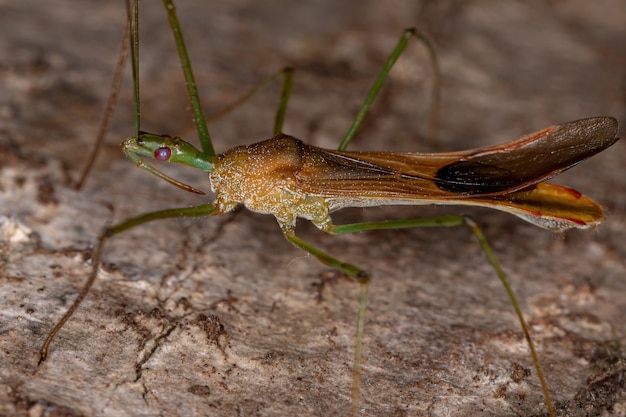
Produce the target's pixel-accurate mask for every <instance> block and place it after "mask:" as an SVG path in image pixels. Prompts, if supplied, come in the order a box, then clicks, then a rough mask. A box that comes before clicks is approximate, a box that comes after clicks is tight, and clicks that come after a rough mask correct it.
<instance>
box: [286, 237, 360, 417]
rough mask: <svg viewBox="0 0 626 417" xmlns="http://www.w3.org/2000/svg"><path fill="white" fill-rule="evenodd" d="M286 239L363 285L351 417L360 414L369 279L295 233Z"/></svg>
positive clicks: (350, 265)
mask: <svg viewBox="0 0 626 417" xmlns="http://www.w3.org/2000/svg"><path fill="white" fill-rule="evenodd" d="M283 233H284V235H285V238H286V239H287V240H288V241H289V242H291V243H292V244H293V245H294V246H296V247H298V248H300V249H302V250H303V251H305V252H308V253H310V254H311V255H313V256H315V257H316V258H317V259H318V260H319V261H320V262H322V263H323V264H326V265H328V266H330V267H333V268H335V269H338V270H340V271H342V272H344V273H345V274H347V275H350V276H352V277H354V278H356V279H357V280H358V281H359V284H360V285H361V289H360V294H359V315H358V319H357V330H356V344H355V348H354V368H353V370H352V410H351V414H350V415H351V416H356V415H357V414H358V407H359V396H360V392H361V357H362V352H363V331H364V328H365V307H366V304H367V289H368V282H369V278H368V276H367V273H366V272H365V271H363V270H362V269H360V268H358V267H356V266H354V265H352V264H350V263H347V262H343V261H341V260H339V259H337V258H335V257H333V256H331V255H329V254H327V253H326V252H324V251H323V250H321V249H318V248H316V247H315V246H313V245H311V244H310V243H308V242H306V241H304V240H302V239H300V238H299V237H298V236H296V234H295V233H294V232H293V231H284V232H283Z"/></svg>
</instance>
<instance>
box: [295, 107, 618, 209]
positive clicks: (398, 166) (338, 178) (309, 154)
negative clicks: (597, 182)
mask: <svg viewBox="0 0 626 417" xmlns="http://www.w3.org/2000/svg"><path fill="white" fill-rule="evenodd" d="M616 135H617V121H616V120H615V119H613V118H610V117H597V118H591V119H583V120H578V121H575V122H570V123H566V124H563V125H558V126H552V127H549V128H547V129H544V130H542V131H539V132H536V133H533V134H530V135H527V136H524V137H522V138H519V139H517V140H515V141H512V142H509V143H506V144H502V145H497V146H491V147H485V148H479V149H474V150H470V151H463V152H451V153H437V154H426V153H422V154H420V153H394V152H339V151H329V150H325V149H320V148H315V147H311V146H307V145H304V146H305V149H304V155H303V166H302V169H300V170H299V171H298V173H297V174H296V177H297V179H298V183H299V185H300V186H301V187H302V189H303V190H304V191H306V192H308V193H311V194H315V195H322V196H326V197H373V198H404V197H413V198H415V197H419V196H420V195H424V196H428V197H431V198H444V199H446V198H452V199H453V198H459V197H468V196H489V195H498V194H501V193H503V192H505V191H506V192H512V191H517V190H521V189H525V188H528V187H531V186H533V185H534V184H537V183H539V182H542V181H545V180H546V179H548V178H551V177H553V176H555V175H558V174H559V173H561V172H563V171H564V170H566V169H568V168H571V167H572V166H574V165H576V164H577V163H579V162H581V161H583V160H585V159H587V158H589V157H591V156H593V155H595V154H596V153H598V152H601V151H602V150H604V149H606V148H607V147H609V146H611V145H612V144H614V143H615V142H616V141H617V137H616Z"/></svg>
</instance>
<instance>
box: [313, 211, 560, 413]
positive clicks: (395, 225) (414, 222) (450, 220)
mask: <svg viewBox="0 0 626 417" xmlns="http://www.w3.org/2000/svg"><path fill="white" fill-rule="evenodd" d="M460 225H466V226H468V227H469V228H470V230H471V231H472V233H473V234H474V236H476V239H478V242H479V243H480V246H481V247H482V248H483V251H484V252H485V255H486V256H487V259H488V260H489V263H490V264H491V266H492V267H493V268H494V270H495V271H496V274H497V275H498V278H499V279H500V282H501V283H502V285H503V286H504V289H505V291H506V293H507V295H508V296H509V300H510V301H511V304H512V305H513V309H514V310H515V314H516V315H517V318H518V320H519V322H520V325H521V326H522V331H523V333H524V337H525V338H526V342H527V344H528V348H529V349H530V353H531V355H532V358H533V364H534V366H535V370H536V371H537V376H538V377H539V381H540V383H541V389H542V391H543V396H544V399H545V401H546V405H547V407H548V411H549V413H550V416H556V411H555V409H554V405H553V404H552V400H551V399H550V392H549V391H548V385H547V383H546V380H545V377H544V374H543V370H542V367H541V363H540V362H539V356H538V355H537V351H536V349H535V344H534V343H533V341H532V338H531V336H530V331H529V329H528V325H527V324H526V320H525V319H524V315H523V314H522V310H521V308H520V306H519V303H518V301H517V298H516V297H515V294H514V293H513V289H512V288H511V285H510V284H509V281H508V278H507V277H506V274H505V273H504V270H503V269H502V267H501V266H500V263H499V262H498V260H497V259H496V257H495V255H494V253H493V250H492V249H491V246H490V245H489V242H488V241H487V239H486V238H485V235H484V234H483V232H482V230H481V228H480V227H479V226H478V224H477V223H476V222H475V221H474V220H473V219H472V218H471V217H469V216H458V215H446V216H437V217H429V218H417V219H406V220H386V221H379V222H364V223H352V224H344V225H332V224H331V225H330V226H329V227H328V228H327V229H326V230H325V231H327V232H328V233H331V234H338V235H340V234H348V233H354V232H361V231H364V230H376V229H403V228H410V227H453V226H460Z"/></svg>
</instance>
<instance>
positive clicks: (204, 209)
mask: <svg viewBox="0 0 626 417" xmlns="http://www.w3.org/2000/svg"><path fill="white" fill-rule="evenodd" d="M214 211H215V205H213V204H202V205H199V206H194V207H185V208H176V209H167V210H159V211H154V212H151V213H146V214H143V215H141V216H137V217H132V218H130V219H127V220H124V221H122V222H120V223H118V224H116V225H113V226H111V227H106V228H105V229H104V231H103V232H102V234H101V235H100V236H99V237H98V244H97V246H96V250H95V251H94V255H93V258H92V269H91V273H90V274H89V278H88V279H87V282H86V283H85V285H84V286H83V288H82V289H81V291H80V293H79V294H78V297H76V300H74V303H73V304H72V306H71V307H70V308H69V310H67V312H66V313H65V314H64V315H63V317H62V318H61V320H59V322H58V323H57V324H56V325H55V326H54V328H53V329H52V330H51V331H50V333H48V336H47V337H46V340H45V341H44V343H43V345H42V346H41V349H40V350H39V364H41V363H42V362H43V361H45V360H46V358H47V357H48V348H49V347H50V343H52V340H53V339H54V337H55V336H56V334H57V333H58V332H59V330H61V328H62V327H63V325H64V324H65V322H67V321H68V320H69V318H70V317H72V315H73V314H74V312H75V311H76V309H77V308H78V306H79V305H80V303H82V301H83V300H84V299H85V297H86V296H87V293H89V290H90V289H91V286H92V285H93V283H94V281H95V280H96V277H97V276H98V269H99V268H100V261H101V259H102V253H103V251H104V244H105V242H106V241H107V240H108V239H110V238H111V237H113V236H115V235H117V234H120V233H122V232H124V231H126V230H128V229H132V228H134V227H136V226H139V225H142V224H144V223H148V222H151V221H154V220H160V219H171V218H178V217H203V216H208V215H210V214H211V213H213V212H214Z"/></svg>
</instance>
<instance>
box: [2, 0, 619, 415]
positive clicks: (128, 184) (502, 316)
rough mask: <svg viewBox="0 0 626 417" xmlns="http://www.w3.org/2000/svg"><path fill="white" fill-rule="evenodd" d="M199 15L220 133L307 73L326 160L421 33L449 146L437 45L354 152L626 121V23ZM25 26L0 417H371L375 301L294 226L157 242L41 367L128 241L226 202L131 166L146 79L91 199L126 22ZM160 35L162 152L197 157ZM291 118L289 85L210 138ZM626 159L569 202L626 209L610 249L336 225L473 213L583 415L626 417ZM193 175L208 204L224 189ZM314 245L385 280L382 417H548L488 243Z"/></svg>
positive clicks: (191, 16) (11, 170)
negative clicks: (467, 221) (135, 221)
mask: <svg viewBox="0 0 626 417" xmlns="http://www.w3.org/2000/svg"><path fill="white" fill-rule="evenodd" d="M180 3H181V4H180V5H179V7H178V8H179V14H180V16H181V19H182V20H183V22H184V25H185V27H184V31H185V35H186V37H187V39H188V43H189V49H190V51H191V54H192V60H193V62H194V65H195V68H194V69H195V70H196V72H197V79H198V83H199V85H200V87H201V89H202V95H203V99H204V103H205V108H206V109H207V112H208V113H211V112H215V111H217V110H219V109H220V108H222V107H223V106H225V105H226V104H228V103H229V102H232V101H233V100H234V99H235V98H236V97H237V96H238V95H239V94H241V93H242V92H244V91H246V90H247V89H248V88H249V87H251V86H253V85H254V84H255V82H257V81H259V80H261V79H262V78H263V77H264V76H267V75H268V74H270V73H272V72H274V71H276V70H278V69H280V68H281V67H283V66H286V65H290V66H293V67H295V68H296V69H297V72H296V83H295V88H294V94H293V99H292V101H291V104H290V107H289V111H288V116H287V125H286V128H285V131H286V132H287V133H289V134H292V135H294V136H297V137H299V138H301V139H303V140H305V141H307V142H310V143H312V144H314V145H317V146H324V147H334V146H337V144H338V143H339V141H340V139H341V137H342V136H343V134H344V133H345V131H346V130H347V129H348V127H349V125H350V122H351V118H352V117H353V116H354V114H355V113H356V110H357V109H358V108H359V106H360V104H361V102H362V100H363V98H364V97H365V94H366V92H367V90H368V89H369V87H370V85H371V83H372V82H373V79H374V77H375V75H376V74H377V72H378V71H379V70H380V68H381V66H382V63H383V61H384V59H385V58H386V56H387V54H388V53H389V52H390V51H391V50H392V48H393V46H394V44H395V42H396V40H397V39H398V38H399V36H400V35H401V33H402V30H403V29H404V28H406V27H410V26H414V25H416V26H418V27H420V29H421V30H423V31H424V32H426V33H428V34H430V36H431V37H432V38H433V40H434V42H435V43H436V44H437V45H438V48H437V49H438V53H439V57H440V59H441V66H442V71H443V77H444V89H443V106H442V115H443V117H442V122H441V128H440V130H439V135H438V136H439V138H438V141H437V143H436V144H434V145H433V144H429V143H427V142H426V141H424V139H423V132H424V131H425V126H426V122H427V116H426V114H427V106H428V95H429V93H428V91H429V88H430V82H431V78H430V72H429V65H430V64H429V62H428V60H427V57H426V54H425V53H424V51H423V48H421V47H420V46H417V45H416V44H415V45H412V46H411V47H410V48H409V52H408V53H407V54H406V56H405V57H403V58H402V59H401V60H400V62H399V66H398V68H396V70H395V71H394V72H393V75H392V76H391V80H390V82H389V86H388V88H386V89H385V90H384V93H383V96H382V97H381V99H380V100H379V102H378V103H377V105H376V106H375V108H374V109H373V111H372V114H371V115H370V116H371V117H370V118H369V119H368V123H367V125H366V126H365V128H364V129H363V130H362V132H361V134H360V135H359V136H358V138H357V139H356V140H355V142H354V143H353V145H352V148H353V149H357V148H359V149H388V150H404V151H435V150H458V149H465V148H470V147H477V146H481V145H487V144H493V143H498V142H504V141H507V140H511V139H514V138H515V137H517V136H521V135H522V134H525V133H529V132H532V131H534V130H537V129H540V128H544V127H547V126H549V125H552V124H555V123H561V122H566V121H569V120H575V119H578V118H583V117H589V116H596V115H612V116H614V117H617V118H621V119H622V120H624V115H625V108H624V103H625V97H624V91H625V88H624V68H626V53H625V50H624V47H623V41H624V35H625V31H626V27H624V24H623V22H624V21H626V4H625V3H624V2H623V1H618V0H614V1H610V0H605V1H601V2H600V4H599V3H598V2H594V3H593V5H591V4H590V3H588V2H584V1H570V2H568V3H567V4H564V3H563V4H562V3H560V2H557V3H551V2H545V3H540V4H539V3H534V4H533V5H532V6H531V5H526V4H524V3H520V2H513V1H501V2H488V3H485V2H481V1H463V2H455V1H443V2H425V4H424V5H421V4H419V3H418V2H409V1H400V0H398V1H391V2H389V1H387V2H363V1H358V2H356V1H344V2H334V1H328V2H314V3H313V4H311V5H296V3H292V2H284V4H281V3H283V2H270V3H271V4H269V3H268V4H266V3H267V2H245V1H240V2H216V3H217V4H210V2H206V1H196V2H192V1H189V0H187V1H184V2H180ZM0 9H1V12H0V27H2V33H3V36H2V37H1V38H0V62H1V63H2V65H1V66H0V77H1V82H0V83H1V84H0V85H1V86H2V87H0V88H1V91H2V93H1V94H0V123H1V124H0V146H1V147H2V152H1V153H0V164H1V165H0V207H1V209H0V215H1V217H0V233H1V239H2V241H1V246H0V254H1V256H2V259H1V260H0V285H1V289H0V294H1V295H0V302H1V303H2V307H1V308H0V311H1V316H0V317H1V318H0V347H1V349H0V378H1V381H0V383H1V385H2V389H1V390H0V415H43V414H44V413H45V412H47V413H51V412H56V413H59V414H60V415H86V416H109V415H115V416H120V415H165V416H170V415H172V416H173V415H220V416H221V415H223V416H229V415H271V416H283V415H285V416H293V415H320V416H329V415H346V414H347V413H348V410H349V409H350V389H351V387H350V384H351V369H352V355H353V350H354V333H355V325H356V319H357V318H356V313H357V296H358V285H357V284H356V283H355V282H353V281H351V280H348V279H343V278H339V276H338V275H337V274H335V273H331V272H329V269H328V268H326V267H324V266H323V265H321V264H319V263H318V262H317V261H315V260H314V259H311V258H310V257H307V256H305V255H304V254H303V253H301V252H298V251H297V250H296V249H295V248H293V247H291V246H290V245H289V243H288V242H286V241H285V240H284V239H283V238H282V235H281V233H280V231H279V229H278V227H277V225H276V224H275V222H274V220H273V219H271V218H270V217H267V216H261V215H256V214H252V213H249V212H245V211H244V212H241V213H238V214H235V215H232V216H223V217H215V218H207V219H195V220H171V221H162V222H155V223H153V224H150V225H148V226H143V227H139V228H137V229H136V230H133V231H131V232H128V233H125V234H123V235H121V236H118V237H115V238H114V239H112V240H111V241H110V242H109V243H108V244H107V247H106V252H105V256H104V263H103V265H102V268H101V272H100V275H99V278H98V281H97V282H96V284H95V286H94V288H93V290H92V292H91V293H90V295H89V296H88V297H87V299H86V301H85V302H84V303H83V305H82V306H81V307H80V309H79V311H78V312H77V314H76V315H75V316H74V317H73V318H72V319H71V320H70V321H69V322H68V323H67V325H66V326H65V327H64V328H63V329H62V330H61V332H60V333H59V335H58V337H57V339H56V340H55V341H54V343H53V344H52V347H51V350H50V355H49V358H48V360H47V361H46V362H44V363H43V364H42V365H41V366H39V367H37V360H38V356H37V355H38V350H39V348H40V346H41V343H42V342H43V340H44V338H45V336H46V334H47V332H48V331H50V329H51V328H52V326H53V325H54V324H55V323H56V321H57V320H58V319H59V318H60V317H61V316H62V314H63V313H64V312H65V311H66V310H67V308H68V307H69V305H70V304H71V302H72V301H73V300H74V298H75V296H76V295H77V293H78V291H79V290H80V288H81V286H82V284H83V282H84V281H85V279H86V278H87V275H88V272H89V270H90V265H91V264H90V257H91V254H92V249H93V246H92V245H93V244H94V243H95V240H96V237H97V235H98V233H99V231H100V230H101V228H102V227H103V226H104V225H105V224H106V223H107V221H110V220H111V219H116V220H120V219H124V218H126V217H128V216H132V215H136V214H139V213H143V212H147V211H151V210H155V209H159V208H171V207H177V206H189V205H193V204H199V203H201V202H205V201H207V199H206V197H204V198H203V197H196V196H194V195H188V194H185V193H184V192H182V191H179V190H177V189H174V188H172V187H171V186H170V185H168V184H166V183H163V182H161V181H159V180H158V179H157V178H154V177H152V176H150V175H148V174H147V173H146V172H143V171H141V170H137V169H135V167H134V166H133V164H132V163H130V162H129V161H127V160H125V159H124V158H123V157H122V156H121V152H120V151H119V147H118V144H119V143H120V142H121V141H122V139H123V138H124V137H126V136H129V135H131V134H132V133H133V131H134V126H133V118H132V112H133V110H132V99H131V93H129V92H128V91H129V89H128V87H129V85H130V80H127V82H126V85H125V88H126V89H125V92H123V94H122V96H121V98H120V105H119V108H118V109H117V110H116V116H115V118H114V120H113V125H112V127H111V132H110V133H109V135H108V137H109V139H108V142H107V145H106V146H105V148H104V150H103V152H102V155H100V157H99V160H98V163H97V166H96V168H95V170H94V173H93V175H92V176H91V177H90V178H89V180H88V182H87V186H86V188H85V189H84V190H83V191H81V192H75V191H73V190H72V189H71V188H70V187H69V186H68V178H69V177H73V178H76V177H77V173H78V171H79V169H80V168H82V165H83V163H84V160H85V157H86V154H87V152H88V150H89V149H90V146H91V143H92V141H93V137H94V136H95V132H96V131H97V126H98V118H99V114H100V113H101V112H102V111H103V109H102V107H103V102H104V100H105V97H106V94H107V91H108V85H109V83H110V78H111V74H112V71H113V66H114V64H115V61H116V53H117V49H118V48H119V43H120V42H121V38H122V31H123V27H124V20H125V12H124V8H123V5H122V4H121V2H120V4H117V2H99V1H92V2H89V4H88V5H87V3H86V2H81V4H80V6H78V7H77V4H76V2H69V1H66V0H59V1H56V2H48V3H45V2H37V1H33V0H22V1H20V2H13V4H2V5H0ZM142 12H143V16H144V18H143V20H142V30H143V32H142V39H141V42H142V44H141V45H142V51H141V53H142V61H141V71H142V80H141V81H142V97H143V103H142V117H143V123H144V126H143V128H145V129H146V130H151V131H157V132H162V133H169V134H180V135H184V136H185V137H192V136H193V125H192V122H191V115H190V112H189V105H188V104H187V99H186V96H185V94H186V93H185V91H184V87H183V84H182V77H181V76H180V70H179V67H178V61H177V56H176V54H175V51H174V47H173V42H172V41H171V35H170V33H169V30H168V27H167V21H166V18H165V15H164V12H163V10H162V9H161V7H160V4H152V2H150V3H149V2H144V4H143V9H142ZM277 94H278V86H275V88H273V89H269V90H268V91H267V92H266V93H263V94H261V95H260V96H259V97H255V98H254V99H252V100H251V101H250V102H249V103H247V104H245V105H243V106H241V108H240V109H238V110H237V111H236V112H235V113H233V114H232V115H229V116H227V117H224V118H223V119H221V120H219V121H218V122H216V123H215V124H213V125H211V126H210V128H211V131H212V134H213V137H214V142H215V147H216V148H217V149H218V150H219V151H224V150H226V149H228V148H230V147H232V146H234V145H238V144H244V143H252V142H255V141H258V140H261V139H265V138H267V137H269V136H270V135H271V126H272V120H273V111H274V110H273V109H274V106H275V103H276V102H277ZM625 160H626V147H625V146H624V145H623V144H621V143H618V144H617V145H616V146H614V147H613V148H611V149H609V150H608V151H607V152H604V153H603V154H601V155H599V156H597V157H595V158H593V159H592V160H590V161H587V162H585V163H584V164H582V165H581V166H579V167H577V168H575V169H574V170H572V171H571V172H569V173H567V174H564V175H563V176H562V177H559V178H558V181H556V182H559V183H563V184H566V185H569V186H572V187H574V188H576V189H579V190H580V191H582V192H584V193H586V194H589V195H590V196H592V197H594V198H595V199H597V200H598V201H599V202H601V203H602V204H603V205H604V206H605V208H606V210H607V218H606V220H605V222H604V223H603V224H602V225H601V226H600V228H599V229H598V231H597V232H586V233H585V232H572V233H569V234H567V235H566V236H565V238H563V239H562V238H559V237H555V236H554V235H552V234H551V233H549V232H546V231H543V230H539V229H536V228H533V227H532V226H530V225H528V224H525V223H523V222H521V221H519V220H516V219H514V218H512V217H510V216H507V215H505V214H496V213H493V212H489V211H487V210H468V209H465V208H461V209H453V208H446V209H441V208H431V207H419V208H415V207H409V208H407V207H403V208H383V209H372V210H350V211H346V212H342V213H339V214H338V215H337V216H335V218H336V220H337V223H342V222H344V223H346V222H353V221H364V220H366V219H385V218H408V217H415V216H419V215H424V216H427V215H435V214H440V213H444V212H446V213H471V214H472V215H474V216H475V217H476V219H477V220H478V221H479V223H481V224H482V225H483V227H484V228H485V232H486V235H487V237H488V238H489V239H490V241H491V243H492V244H493V246H494V249H495V250H496V254H497V256H498V258H499V259H500V261H501V262H502V264H503V266H504V267H505V270H506V271H507V272H508V273H509V274H510V279H511V281H512V282H513V286H514V288H515V290H516V293H517V296H518V297H519V299H520V302H521V304H522V308H523V310H524V312H525V314H526V318H527V320H528V321H529V322H530V325H531V328H532V332H533V335H534V337H535V341H536V343H537V346H538V349H539V354H540V357H541V360H542V363H543V366H544V368H545V372H546V377H547V379H548V383H549V386H550V389H551V392H552V395H553V398H554V400H555V401H556V404H557V407H558V409H559V414H562V415H571V416H579V415H600V414H602V413H605V414H607V413H608V414H611V413H614V414H619V413H624V410H625V409H626V399H625V391H624V386H623V384H624V381H625V380H626V378H624V365H623V363H624V352H623V346H622V345H623V343H624V335H625V334H626V324H625V322H624V320H623V313H624V311H626V297H625V294H626V280H625V279H624V276H625V270H626V262H625V255H626V245H624V242H626V236H625V234H626V232H625V230H626V228H625V224H626V222H625V221H626V220H625V219H626V216H625V214H624V213H625V211H624V208H625V207H626V193H624V186H625V180H624V178H626V175H625V171H624V163H623V161H625ZM169 171H171V172H174V174H173V176H175V177H176V178H182V179H183V181H185V182H188V183H191V184H193V185H194V186H196V187H199V188H202V189H205V190H207V191H208V190H209V184H208V181H207V178H206V175H204V174H202V173H198V172H194V171H193V170H189V169H185V168H177V167H172V169H171V170H169ZM299 233H300V235H301V236H302V237H303V238H305V239H307V240H309V241H311V242H313V243H314V244H316V245H318V246H320V247H322V248H324V249H325V250H327V251H328V252H329V253H331V254H333V255H336V256H338V257H340V258H341V259H344V260H346V261H349V262H352V263H355V264H357V265H359V266H360V267H362V268H364V269H366V270H367V271H369V272H370V274H371V276H372V283H371V287H370V296H369V304H368V311H367V324H366V329H365V331H366V338H365V352H364V364H363V380H362V381H363V391H362V401H361V409H362V410H363V411H362V415H399V416H400V415H411V416H414V415H452V416H467V415H497V416H517V415H523V416H529V415H537V414H545V413H546V410H545V407H544V405H543V397H542V394H541V390H540V388H539V384H538V380H537V378H536V375H535V371H534V369H533V368H532V362H531V359H530V357H529V354H528V352H527V348H526V345H525V342H524V339H523V336H522V333H521V331H520V329H519V326H518V324H517V322H516V319H515V317H514V315H513V310H512V307H511V306H510V304H509V303H508V300H507V298H506V295H505V293H504V290H503V289H502V288H501V286H500V284H499V282H498V280H497V278H496V276H495V274H494V273H493V271H492V270H491V269H490V267H489V265H488V264H487V263H486V260H485V256H484V254H483V253H481V250H480V248H479V247H478V245H477V244H476V242H474V238H473V237H472V236H471V234H470V233H469V232H468V231H467V230H465V229H463V228H459V229H448V230H436V229H435V230H433V229H428V230H403V231H398V232H393V231H381V232H371V233H361V234H358V235H353V236H343V237H332V236H326V235H323V234H322V233H321V232H319V231H316V230H314V228H313V227H311V226H310V225H306V223H304V222H303V223H302V224H301V227H300V228H299ZM338 278H339V279H338ZM321 283H324V284H325V285H324V286H323V290H322V291H321V292H319V291H318V290H319V288H320V284H321ZM320 294H321V297H320V296H319V295H320ZM222 326H223V328H222ZM527 370H530V375H528V374H527Z"/></svg>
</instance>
